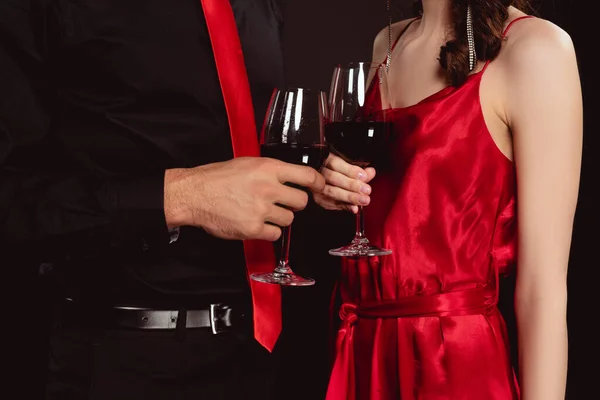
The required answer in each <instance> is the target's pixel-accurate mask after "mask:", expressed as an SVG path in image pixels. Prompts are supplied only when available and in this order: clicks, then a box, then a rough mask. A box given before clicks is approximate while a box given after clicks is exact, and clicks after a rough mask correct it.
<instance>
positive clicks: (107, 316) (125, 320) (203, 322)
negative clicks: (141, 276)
mask: <svg viewBox="0 0 600 400" xmlns="http://www.w3.org/2000/svg"><path fill="white" fill-rule="evenodd" d="M69 303H70V304H71V305H75V302H73V301H72V300H71V299H67V304H69ZM78 308H80V313H81V312H83V313H86V310H85V309H82V307H78ZM181 313H185V315H182V314H181ZM96 316H98V315H96ZM85 319H87V320H89V319H90V316H89V315H88V316H87V317H86V318H85ZM98 319H102V320H104V322H108V324H109V325H115V326H118V327H120V328H128V329H176V328H182V326H180V325H181V323H182V322H185V327H186V328H188V329H198V328H210V330H211V332H212V333H213V334H215V335H216V334H219V333H221V332H225V331H228V330H230V329H231V328H234V327H236V326H237V325H245V324H244V320H245V319H246V313H245V312H244V311H243V307H235V306H229V305H226V304H211V305H210V306H208V307H207V308H205V309H194V310H156V309H150V308H142V307H126V306H113V307H111V308H110V310H104V312H102V317H100V316H98ZM97 322H99V321H97ZM101 324H102V323H101Z"/></svg>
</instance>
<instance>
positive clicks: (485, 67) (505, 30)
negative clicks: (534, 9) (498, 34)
mask: <svg viewBox="0 0 600 400" xmlns="http://www.w3.org/2000/svg"><path fill="white" fill-rule="evenodd" d="M529 18H535V17H534V16H533V15H523V16H522V17H518V18H515V19H513V20H512V21H510V22H509V23H508V25H506V28H504V31H503V32H502V39H505V38H506V35H508V31H510V28H512V26H513V25H514V24H515V23H516V22H519V21H521V20H523V19H529ZM491 61H492V60H487V61H486V62H485V65H484V66H483V68H482V72H483V71H485V70H486V69H487V67H488V65H490V62H491Z"/></svg>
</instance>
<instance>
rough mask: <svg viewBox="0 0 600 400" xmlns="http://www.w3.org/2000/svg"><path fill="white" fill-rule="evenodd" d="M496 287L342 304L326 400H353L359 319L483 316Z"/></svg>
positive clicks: (491, 303)
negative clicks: (340, 324) (356, 329)
mask: <svg viewBox="0 0 600 400" xmlns="http://www.w3.org/2000/svg"><path fill="white" fill-rule="evenodd" d="M497 293H498V291H497V287H496V285H495V283H490V284H488V285H486V286H484V287H481V288H475V289H467V290H461V291H455V292H448V293H438V294H433V295H428V296H410V297H401V298H399V299H396V300H393V301H387V302H377V303H375V302H374V303H363V304H361V305H360V306H357V305H355V304H350V303H344V304H342V306H341V308H340V318H341V320H342V326H341V328H340V330H339V331H338V336H337V340H336V352H337V354H336V359H335V363H334V366H333V371H332V373H331V378H330V381H329V390H328V391H327V398H326V400H354V394H355V390H354V385H355V376H354V373H355V366H354V325H355V324H356V322H357V321H358V319H359V318H370V319H377V318H410V317H443V316H459V315H476V314H486V313H488V312H489V311H490V310H492V309H493V308H494V307H495V306H496V304H497V300H498V296H497Z"/></svg>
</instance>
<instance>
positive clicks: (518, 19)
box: [502, 15, 535, 39]
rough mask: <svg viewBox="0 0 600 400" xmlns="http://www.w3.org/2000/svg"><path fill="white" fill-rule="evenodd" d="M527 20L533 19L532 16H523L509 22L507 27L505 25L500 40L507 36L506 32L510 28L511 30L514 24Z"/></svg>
mask: <svg viewBox="0 0 600 400" xmlns="http://www.w3.org/2000/svg"><path fill="white" fill-rule="evenodd" d="M529 18H535V17H534V16H533V15H523V16H522V17H519V18H515V19H513V20H512V21H510V23H509V24H508V25H506V28H505V29H504V32H502V38H503V39H504V38H505V37H506V35H508V31H509V30H510V28H512V26H513V25H514V24H515V22H519V21H521V20H523V19H529Z"/></svg>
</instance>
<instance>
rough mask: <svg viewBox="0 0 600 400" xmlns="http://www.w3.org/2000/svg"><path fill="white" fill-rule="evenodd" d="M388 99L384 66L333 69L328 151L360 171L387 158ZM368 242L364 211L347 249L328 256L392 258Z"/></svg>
mask: <svg viewBox="0 0 600 400" xmlns="http://www.w3.org/2000/svg"><path fill="white" fill-rule="evenodd" d="M390 108H391V105H390V96H389V88H388V82H387V72H386V70H385V65H384V64H375V63H369V62H356V63H350V64H348V65H347V66H338V67H336V68H335V69H334V72H333V78H332V81H331V90H330V92H329V112H330V115H329V123H328V124H327V125H326V127H325V137H326V139H327V143H328V145H329V148H330V151H331V152H332V153H334V154H335V155H337V156H339V157H341V158H342V159H344V160H345V161H346V162H348V163H350V164H354V165H358V166H360V167H361V168H366V167H369V166H376V165H377V162H378V161H383V159H384V155H385V154H387V151H386V146H387V145H388V139H389V136H390V132H391V122H390V121H389V120H388V115H389V113H387V112H386V110H388V109H390ZM391 253H392V251H391V250H388V249H383V248H380V247H378V246H376V245H374V244H372V243H370V242H369V239H367V237H366V236H365V231H364V215H363V207H359V211H358V213H357V215H356V233H355V235H354V239H352V242H351V243H350V244H348V245H347V246H343V247H340V248H337V249H332V250H330V251H329V254H331V255H334V256H342V257H372V256H384V255H388V254H391Z"/></svg>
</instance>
